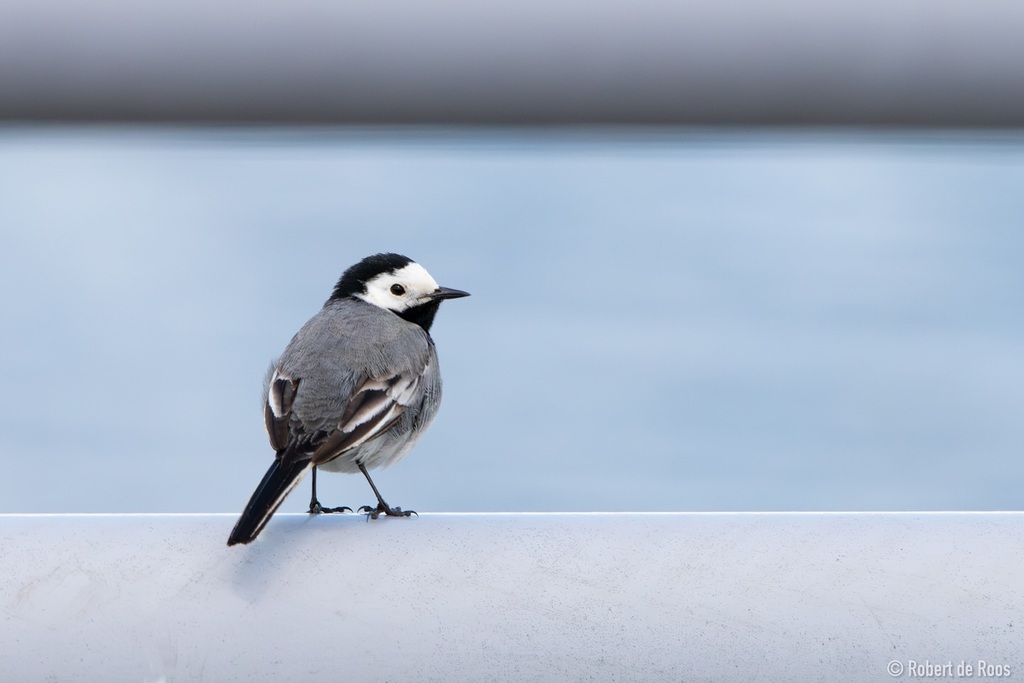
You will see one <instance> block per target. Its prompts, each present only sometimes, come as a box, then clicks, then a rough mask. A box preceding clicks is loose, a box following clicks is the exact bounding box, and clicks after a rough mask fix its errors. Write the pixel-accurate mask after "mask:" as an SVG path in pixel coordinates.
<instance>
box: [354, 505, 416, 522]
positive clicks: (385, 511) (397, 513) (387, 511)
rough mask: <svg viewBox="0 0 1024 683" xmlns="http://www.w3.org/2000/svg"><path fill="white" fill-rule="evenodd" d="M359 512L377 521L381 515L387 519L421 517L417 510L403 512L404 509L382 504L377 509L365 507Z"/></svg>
mask: <svg viewBox="0 0 1024 683" xmlns="http://www.w3.org/2000/svg"><path fill="white" fill-rule="evenodd" d="M359 512H360V513H362V514H364V515H367V516H369V518H370V519H377V518H378V517H380V516H381V515H384V516H386V517H411V516H412V515H416V516H417V517H419V513H417V512H416V511H415V510H403V509H402V508H399V507H394V508H393V507H390V506H389V505H386V504H381V505H378V506H376V507H370V506H369V505H364V506H363V507H361V508H359Z"/></svg>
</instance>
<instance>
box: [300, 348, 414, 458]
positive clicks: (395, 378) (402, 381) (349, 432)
mask: <svg viewBox="0 0 1024 683" xmlns="http://www.w3.org/2000/svg"><path fill="white" fill-rule="evenodd" d="M429 370H430V364H429V363H427V364H425V365H424V366H423V367H422V368H420V369H418V371H417V370H412V369H409V370H405V371H402V372H397V373H395V374H392V375H391V376H389V377H384V378H377V377H369V378H367V379H366V380H365V381H364V382H363V383H362V384H361V385H359V387H358V388H357V389H356V390H355V392H354V393H353V394H352V397H351V398H350V399H349V401H348V403H347V404H346V406H345V412H344V414H343V415H342V416H341V419H340V420H339V421H338V424H337V427H336V428H335V429H334V431H332V432H331V433H330V434H328V435H327V438H326V439H324V440H323V441H322V442H321V443H320V444H319V445H318V446H317V448H316V451H314V453H313V463H314V464H320V463H324V462H327V461H329V460H333V459H334V458H336V457H338V456H339V455H341V454H342V453H344V452H345V451H348V450H351V449H353V448H357V447H358V446H361V445H362V444H364V443H366V442H368V441H372V440H374V439H376V438H378V437H380V436H383V435H384V434H386V433H387V432H388V430H389V429H390V428H391V427H392V426H393V425H394V424H395V423H396V422H397V421H398V420H399V418H401V417H402V415H403V414H404V413H405V411H406V410H407V409H408V408H410V407H411V406H414V405H416V404H417V403H418V402H419V400H420V398H421V397H422V394H423V378H424V375H426V374H427V372H428V371H429Z"/></svg>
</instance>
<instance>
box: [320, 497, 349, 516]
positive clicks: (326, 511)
mask: <svg viewBox="0 0 1024 683" xmlns="http://www.w3.org/2000/svg"><path fill="white" fill-rule="evenodd" d="M360 511H362V510H361V509H360ZM335 512H352V508H350V507H346V506H344V505H342V506H341V507H336V508H325V507H324V506H323V505H321V504H320V501H319V500H316V499H315V498H314V499H313V500H311V501H309V514H311V515H330V514H333V513H335Z"/></svg>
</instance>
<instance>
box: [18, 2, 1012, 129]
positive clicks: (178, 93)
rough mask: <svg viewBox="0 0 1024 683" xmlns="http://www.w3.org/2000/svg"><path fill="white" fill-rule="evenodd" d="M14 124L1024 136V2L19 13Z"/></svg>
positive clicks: (110, 5) (32, 5) (354, 5)
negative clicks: (839, 129)
mask: <svg viewBox="0 0 1024 683" xmlns="http://www.w3.org/2000/svg"><path fill="white" fill-rule="evenodd" d="M0 119H2V120H8V121H11V120H29V121H32V120H36V121H38V120H54V121H93V120H96V121H118V120H127V121H167V122H181V123H187V122H232V123H234V122H254V123H369V124H375V123H376V124H388V123H412V124H417V123H421V124H432V123H440V124H449V123H450V124H512V125H517V124H604V123H609V124H716V125H729V124H744V125H799V124H810V125H832V124H840V125H842V124H853V125H897V126H898V125H907V126H952V127H1016V126H1022V125H1024V2H1021V0H960V1H958V2H952V1H950V0H680V1H677V2H667V1H662V0H504V1H498V2H494V1H488V0H275V1H274V2H265V1H260V0H145V1H127V2H126V1H125V0H0Z"/></svg>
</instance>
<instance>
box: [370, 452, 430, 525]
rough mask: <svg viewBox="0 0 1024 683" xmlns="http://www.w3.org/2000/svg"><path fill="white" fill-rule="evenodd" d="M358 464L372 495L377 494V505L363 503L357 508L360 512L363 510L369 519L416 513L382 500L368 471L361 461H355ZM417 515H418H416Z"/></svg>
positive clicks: (407, 515) (405, 515)
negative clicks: (371, 490) (371, 505)
mask: <svg viewBox="0 0 1024 683" xmlns="http://www.w3.org/2000/svg"><path fill="white" fill-rule="evenodd" d="M356 464H357V465H359V471H360V472H362V473H363V476H364V477H366V481H368V482H370V488H371V489H373V495H375V496H377V507H375V508H372V507H370V506H369V505H364V506H363V507H361V508H359V511H360V512H365V513H366V514H368V515H369V516H370V519H377V518H378V517H380V516H381V515H387V516H388V517H409V516H410V515H416V512H415V511H413V510H403V509H402V508H397V507H395V508H393V507H391V506H390V505H388V504H387V503H385V502H384V499H383V498H381V496H380V491H378V490H377V486H376V485H375V484H374V483H373V479H370V473H369V472H367V471H366V468H365V467H363V463H361V462H357V463H356ZM416 516H417V517H418V516H419V515H416Z"/></svg>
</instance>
